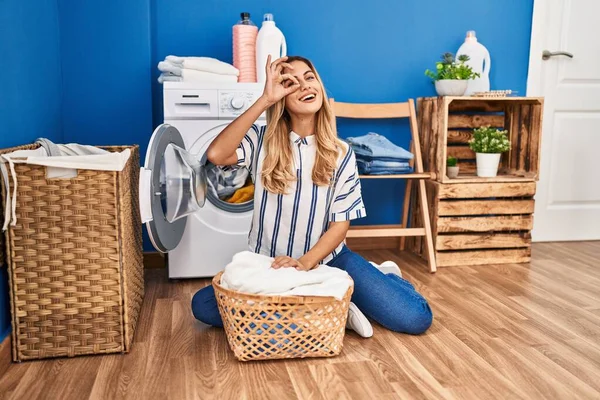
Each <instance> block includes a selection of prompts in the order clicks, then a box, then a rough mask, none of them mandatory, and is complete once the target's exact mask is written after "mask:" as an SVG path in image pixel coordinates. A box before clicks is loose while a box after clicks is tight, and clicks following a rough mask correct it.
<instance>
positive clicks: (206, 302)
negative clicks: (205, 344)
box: [192, 285, 221, 326]
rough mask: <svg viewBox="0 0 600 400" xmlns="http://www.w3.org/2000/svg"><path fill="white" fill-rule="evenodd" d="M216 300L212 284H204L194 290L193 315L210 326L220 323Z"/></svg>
mask: <svg viewBox="0 0 600 400" xmlns="http://www.w3.org/2000/svg"><path fill="white" fill-rule="evenodd" d="M215 308H217V300H216V298H215V290H214V288H213V287H212V286H210V285H209V286H206V287H205V288H202V289H200V290H198V291H197V292H196V294H195V295H194V297H193V298H192V313H193V314H194V317H195V318H196V319H197V320H199V321H201V322H204V323H205V324H208V325H212V326H219V325H221V321H220V316H219V318H216V315H218V312H219V311H218V308H217V309H215Z"/></svg>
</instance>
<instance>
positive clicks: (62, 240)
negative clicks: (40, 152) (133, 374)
mask: <svg viewBox="0 0 600 400" xmlns="http://www.w3.org/2000/svg"><path fill="white" fill-rule="evenodd" d="M37 147H38V146H37V145H30V146H22V147H19V148H12V149H6V150H1V151H0V154H5V153H9V152H12V151H15V150H19V149H21V150H29V149H35V148H37ZM126 148H129V149H131V157H130V158H129V160H128V161H127V164H126V166H125V168H124V169H123V171H121V172H113V171H92V170H78V172H77V176H76V177H74V178H70V179H47V178H46V167H44V166H37V165H30V164H15V172H16V178H17V197H16V199H17V201H16V216H17V222H16V225H15V226H10V227H9V229H8V230H7V231H6V232H5V234H4V235H0V237H3V239H4V243H3V244H2V246H1V247H3V248H4V251H5V254H4V257H5V260H4V261H5V262H6V265H7V266H8V275H9V285H10V306H11V316H12V328H13V329H12V349H13V359H14V361H24V360H33V359H42V358H50V357H64V356H68V357H72V356H78V355H85V354H106V353H120V352H128V351H129V350H130V347H131V344H132V341H133V336H134V331H135V327H136V323H137V320H138V317H139V314H140V308H141V305H142V300H143V296H144V275H143V259H142V233H141V223H140V216H139V205H138V204H139V203H138V179H139V149H138V147H137V146H128V147H104V149H106V150H109V151H122V150H124V149H126ZM9 174H10V171H9ZM0 181H1V179H0ZM9 181H10V187H9V188H6V187H4V184H2V202H3V207H2V212H4V205H5V204H4V203H5V194H6V190H9V191H10V192H9V193H12V189H13V183H12V175H11V177H10V179H9ZM2 217H3V216H2ZM1 220H2V221H3V220H4V219H3V218H1ZM0 264H1V262H0Z"/></svg>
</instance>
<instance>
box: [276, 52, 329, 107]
mask: <svg viewBox="0 0 600 400" xmlns="http://www.w3.org/2000/svg"><path fill="white" fill-rule="evenodd" d="M290 64H291V65H292V67H293V69H287V68H286V69H284V70H283V73H284V74H291V75H293V76H294V77H295V78H296V79H298V83H299V84H300V88H299V89H298V90H296V91H295V92H294V93H291V94H289V95H288V96H287V97H286V98H285V108H286V109H287V110H288V112H289V113H291V114H295V115H308V114H316V113H317V111H319V110H320V109H321V106H322V105H323V89H322V87H321V83H320V82H319V81H318V79H317V77H316V75H315V73H314V72H313V71H312V70H311V69H310V67H309V66H308V65H306V64H305V63H304V62H303V61H292V62H291V63H290ZM285 85H286V86H291V85H292V82H291V81H286V82H285Z"/></svg>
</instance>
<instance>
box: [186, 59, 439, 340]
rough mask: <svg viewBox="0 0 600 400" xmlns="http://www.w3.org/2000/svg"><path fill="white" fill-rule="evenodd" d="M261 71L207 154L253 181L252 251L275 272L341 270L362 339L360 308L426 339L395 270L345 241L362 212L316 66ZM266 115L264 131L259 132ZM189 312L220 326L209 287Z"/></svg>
mask: <svg viewBox="0 0 600 400" xmlns="http://www.w3.org/2000/svg"><path fill="white" fill-rule="evenodd" d="M266 69H267V81H266V83H265V89H264V93H263V95H262V96H261V97H260V98H259V99H258V100H257V101H256V102H255V103H254V105H252V106H251V107H250V108H249V109H248V110H247V111H246V112H244V113H243V114H242V115H240V116H239V117H238V118H237V119H236V120H235V121H233V122H232V123H231V124H230V125H229V126H228V127H227V128H226V129H224V130H223V132H221V134H219V136H218V137H217V138H215V140H214V141H213V142H212V144H211V145H210V147H209V149H208V152H207V158H208V160H209V161H210V162H212V163H213V164H215V165H237V166H243V167H247V168H248V169H249V170H250V172H251V174H252V176H253V178H254V183H255V193H254V215H253V220H252V226H251V230H250V234H249V246H250V250H252V251H254V252H256V253H260V254H264V255H267V256H271V257H274V261H273V268H296V269H299V270H310V269H312V268H315V267H316V266H317V265H319V264H320V263H322V264H327V265H329V266H332V267H337V268H340V269H342V270H345V271H346V272H348V274H349V275H350V276H351V277H352V278H353V280H354V293H353V295H352V302H353V304H351V307H350V314H349V318H348V327H349V328H351V329H354V330H355V331H356V332H357V333H358V334H360V335H361V336H364V337H369V336H371V335H372V332H373V331H372V327H371V325H370V323H369V321H368V320H367V319H366V318H365V317H364V315H363V314H362V313H361V311H362V312H363V313H364V314H366V315H367V316H368V317H369V318H371V319H373V320H375V321H377V322H378V323H379V324H381V325H383V326H384V327H386V328H388V329H391V330H393V331H396V332H404V333H409V334H420V333H422V332H425V331H426V330H427V329H428V328H429V326H430V325H431V322H432V313H431V309H430V308H429V305H428V303H427V301H426V300H425V299H424V298H423V297H422V296H421V295H420V294H419V293H417V292H416V291H415V289H414V287H413V286H412V285H411V284H410V283H409V282H408V281H406V280H404V279H403V278H402V277H401V274H400V270H399V269H398V268H397V267H396V271H395V273H388V274H385V273H384V272H382V269H380V268H378V267H377V266H375V265H373V264H371V263H369V262H368V261H367V260H365V259H364V258H363V257H361V256H360V255H358V254H356V253H354V252H352V251H350V250H349V249H348V248H347V247H346V246H345V244H344V239H345V237H346V232H347V231H348V228H349V225H350V220H353V219H356V218H361V217H364V216H365V215H366V212H365V207H364V204H363V201H362V197H361V186H360V181H359V177H358V172H357V167H356V160H355V156H354V153H353V152H352V149H351V148H350V147H349V146H348V145H347V144H346V143H345V142H343V141H341V140H340V139H338V137H337V134H336V132H335V131H334V130H333V127H332V125H331V121H332V111H331V109H330V107H329V103H328V102H327V98H326V94H325V89H324V87H323V84H322V83H321V80H320V78H319V75H318V74H317V71H316V70H315V68H314V66H313V64H312V63H311V62H310V61H309V60H307V59H305V58H302V57H284V58H281V59H278V60H276V61H274V62H273V63H271V60H270V59H269V60H268V62H267V68H266ZM265 110H266V112H267V125H266V126H258V125H256V124H255V121H256V120H257V119H258V117H259V116H260V115H261V114H262V113H263V112H264V111H265ZM359 310H360V311H359ZM192 311H193V313H194V315H195V317H196V318H197V319H199V320H200V321H202V322H204V323H207V324H209V325H213V326H219V327H222V326H223V325H222V321H221V317H220V315H219V311H218V308H217V303H216V299H215V295H214V290H213V288H212V286H207V287H205V288H203V289H201V290H200V291H198V292H197V293H196V294H195V296H194V298H193V300H192Z"/></svg>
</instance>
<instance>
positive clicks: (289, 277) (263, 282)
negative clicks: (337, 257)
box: [221, 251, 352, 299]
mask: <svg viewBox="0 0 600 400" xmlns="http://www.w3.org/2000/svg"><path fill="white" fill-rule="evenodd" d="M272 262H273V258H272V257H268V256H265V255H262V254H256V253H253V252H250V251H242V252H240V253H237V254H235V255H234V256H233V259H232V261H231V262H230V263H229V264H228V265H227V266H226V267H225V271H224V272H223V276H222V277H221V285H222V286H223V287H224V288H225V289H231V290H236V291H238V292H242V293H250V294H263V295H281V296H332V297H335V298H337V299H342V298H343V297H344V295H345V294H346V291H347V290H348V288H349V287H350V286H351V285H352V279H351V278H350V275H348V273H347V272H346V271H343V270H341V269H339V268H334V267H329V266H327V265H320V266H318V267H317V268H314V269H312V270H310V271H298V270H297V269H295V268H279V269H274V268H271V263H272Z"/></svg>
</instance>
